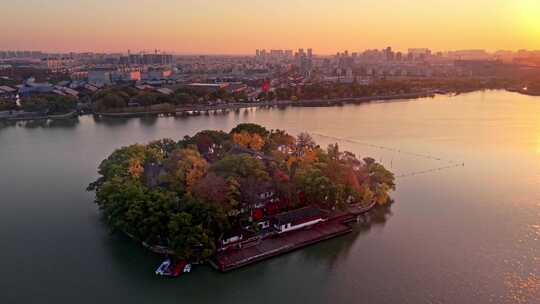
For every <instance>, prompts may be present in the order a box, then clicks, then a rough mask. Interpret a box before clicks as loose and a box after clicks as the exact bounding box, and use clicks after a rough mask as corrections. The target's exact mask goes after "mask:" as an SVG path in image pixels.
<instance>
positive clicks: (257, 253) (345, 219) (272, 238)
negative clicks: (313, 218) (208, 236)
mask: <svg viewBox="0 0 540 304" xmlns="http://www.w3.org/2000/svg"><path fill="white" fill-rule="evenodd" d="M376 206H377V203H376V202H372V203H371V204H370V205H368V206H365V207H361V206H350V207H349V208H348V209H347V210H346V211H335V212H333V213H331V214H330V216H329V217H328V218H327V220H326V221H325V222H323V223H319V224H316V225H313V226H310V227H306V228H303V229H299V230H296V231H292V232H288V233H286V234H283V235H275V234H269V235H265V236H264V237H262V238H261V239H260V240H259V241H258V242H257V243H256V244H254V245H252V246H246V247H243V248H240V249H232V250H227V251H223V252H218V253H216V255H215V256H213V257H211V258H209V259H208V260H207V262H208V263H209V265H210V266H212V267H213V268H214V269H216V270H218V271H221V272H228V271H231V270H235V269H238V268H242V267H245V266H249V265H252V264H255V263H258V262H261V261H263V260H267V259H270V258H273V257H276V256H280V255H283V254H286V253H290V252H292V251H295V250H299V249H302V248H304V247H307V246H310V245H314V244H317V243H321V242H323V241H326V240H330V239H333V238H337V237H340V236H343V235H346V234H349V233H351V232H352V231H353V228H352V225H351V224H350V223H352V222H354V221H357V219H358V218H359V217H360V216H362V215H364V214H367V213H369V212H370V211H372V210H373V209H374V208H375V207H376ZM124 234H125V235H127V236H128V237H129V238H130V239H132V240H134V241H136V242H137V243H139V244H140V245H141V246H142V247H144V248H145V249H146V250H148V251H150V252H152V253H154V254H157V255H165V256H168V255H174V251H173V250H172V249H170V248H168V247H165V246H159V245H151V244H148V243H146V242H142V241H140V240H137V238H135V237H134V236H133V235H131V234H129V233H127V232H124Z"/></svg>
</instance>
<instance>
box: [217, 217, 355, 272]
mask: <svg viewBox="0 0 540 304" xmlns="http://www.w3.org/2000/svg"><path fill="white" fill-rule="evenodd" d="M351 231H352V228H351V227H350V226H348V225H345V224H342V223H340V222H339V221H331V222H325V223H321V224H318V225H315V226H312V227H310V228H307V229H304V230H298V231H292V232H289V233H287V234H285V235H279V236H273V237H269V238H266V239H263V240H261V241H260V242H259V243H258V244H256V245H255V246H252V247H249V248H243V249H240V250H234V251H225V252H220V253H218V254H217V255H216V257H215V259H214V260H213V261H212V265H213V266H214V267H215V268H217V269H218V270H221V271H223V272H226V271H230V270H233V269H237V268H240V267H243V266H246V265H249V264H252V263H255V262H259V261H262V260H265V259H268V258H271V257H274V256H277V255H280V254H284V253H287V252H291V251H293V250H296V249H299V248H302V247H305V246H309V245H312V244H315V243H318V242H321V241H324V240H328V239H331V238H334V237H337V236H341V235H344V234H347V233H349V232H351Z"/></svg>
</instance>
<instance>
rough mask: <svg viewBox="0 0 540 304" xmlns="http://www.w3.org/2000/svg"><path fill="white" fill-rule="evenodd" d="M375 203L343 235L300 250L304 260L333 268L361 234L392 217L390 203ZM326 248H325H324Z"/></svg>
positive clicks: (359, 238) (352, 249)
mask: <svg viewBox="0 0 540 304" xmlns="http://www.w3.org/2000/svg"><path fill="white" fill-rule="evenodd" d="M393 204H394V202H393V201H392V202H390V203H389V204H386V205H377V206H376V207H375V208H374V209H373V210H371V211H370V212H368V213H365V214H363V215H361V216H360V217H359V218H358V221H357V222H356V223H352V224H351V226H352V228H353V231H352V232H351V233H350V234H347V235H345V236H343V237H338V238H335V239H333V240H330V241H325V242H322V243H320V244H319V247H317V248H309V247H308V249H306V250H304V251H302V256H303V258H305V259H306V260H313V259H315V260H317V261H316V262H317V264H324V265H325V266H326V267H327V269H328V270H332V269H335V268H334V267H333V266H334V265H335V264H336V263H337V262H339V261H342V260H346V259H347V257H348V256H349V255H350V254H351V253H352V252H354V248H355V246H354V245H355V243H356V242H357V241H359V240H361V237H362V235H364V234H367V233H369V232H370V231H371V230H372V229H373V228H382V227H384V226H385V225H386V222H387V221H388V220H389V219H390V217H392V205H393ZM325 249H326V250H325Z"/></svg>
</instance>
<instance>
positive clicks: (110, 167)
mask: <svg viewBox="0 0 540 304" xmlns="http://www.w3.org/2000/svg"><path fill="white" fill-rule="evenodd" d="M239 137H241V139H239ZM244 137H245V138H249V140H245V139H244ZM253 142H255V144H254V143H253ZM98 172H99V175H100V177H99V178H98V179H97V180H96V181H95V182H94V183H92V184H91V185H90V186H89V190H94V191H96V203H97V204H98V206H99V207H100V209H101V210H102V212H103V215H104V217H105V219H106V222H107V223H108V225H109V227H110V228H111V230H113V231H122V232H125V233H127V234H129V235H131V236H132V237H133V238H136V239H138V240H140V241H143V242H146V243H148V244H152V245H161V246H167V247H169V248H171V249H173V250H174V251H175V253H176V254H177V255H178V256H179V257H182V258H194V259H204V258H208V257H209V256H211V255H212V254H214V252H215V250H216V244H217V241H218V239H219V238H220V237H222V236H223V235H225V234H227V233H229V232H230V231H233V230H237V229H244V228H245V229H248V227H256V226H257V225H256V221H257V217H259V218H260V216H261V215H263V216H264V214H265V213H269V212H280V211H288V210H294V209H296V208H300V207H304V206H318V207H319V208H323V209H327V210H337V209H343V208H347V206H349V205H350V204H363V205H369V204H371V202H373V201H376V202H377V203H379V204H385V203H387V202H388V201H389V200H390V198H389V192H390V191H392V190H393V189H395V184H394V176H393V174H392V173H391V172H389V171H388V170H386V169H385V168H384V167H383V166H382V165H380V164H379V163H377V162H376V161H374V160H373V159H371V158H365V159H363V160H361V159H358V158H357V157H356V156H355V155H354V154H352V153H350V152H345V151H341V150H340V148H339V146H338V145H337V144H335V145H330V146H329V147H328V148H326V149H323V148H321V147H320V146H318V145H316V143H315V142H314V141H313V139H312V138H311V136H309V135H308V134H307V133H303V134H301V135H299V136H298V138H296V137H294V136H291V135H289V134H287V133H286V132H284V131H281V130H267V129H266V128H264V127H262V126H259V125H255V124H242V125H239V126H237V127H236V128H234V129H233V130H232V131H231V132H230V133H225V132H222V131H210V130H207V131H202V132H199V133H197V134H196V135H194V136H186V137H185V138H183V139H182V140H180V141H174V140H171V139H163V140H159V141H154V142H151V143H149V144H147V145H141V144H135V145H131V146H128V147H123V148H120V149H118V150H116V151H114V152H113V153H112V154H111V155H110V156H109V157H108V158H107V159H105V160H104V161H103V162H102V163H101V164H100V166H99V170H98ZM255 214H258V216H255Z"/></svg>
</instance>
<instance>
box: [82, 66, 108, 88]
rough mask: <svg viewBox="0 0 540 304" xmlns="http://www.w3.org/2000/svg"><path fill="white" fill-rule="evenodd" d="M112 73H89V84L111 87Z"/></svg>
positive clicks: (106, 71) (100, 70) (96, 71)
mask: <svg viewBox="0 0 540 304" xmlns="http://www.w3.org/2000/svg"><path fill="white" fill-rule="evenodd" d="M111 74H112V71H111V70H106V69H99V70H90V71H88V83H90V84H94V85H110V84H111V82H112V78H111Z"/></svg>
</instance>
